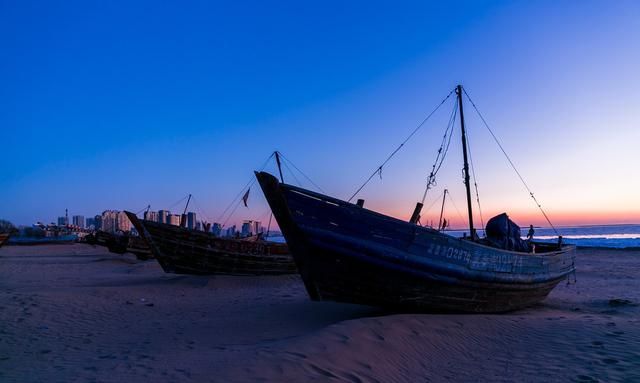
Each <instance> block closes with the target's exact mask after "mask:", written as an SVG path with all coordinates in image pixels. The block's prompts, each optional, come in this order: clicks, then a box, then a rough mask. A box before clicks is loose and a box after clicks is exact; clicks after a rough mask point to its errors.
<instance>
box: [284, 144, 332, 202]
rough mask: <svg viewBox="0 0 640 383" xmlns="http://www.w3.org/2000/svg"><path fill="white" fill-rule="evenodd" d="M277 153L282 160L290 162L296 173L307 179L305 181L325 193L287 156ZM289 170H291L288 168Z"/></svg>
mask: <svg viewBox="0 0 640 383" xmlns="http://www.w3.org/2000/svg"><path fill="white" fill-rule="evenodd" d="M278 154H280V158H282V159H283V160H285V161H287V162H288V163H289V164H291V166H293V168H294V169H296V170H297V171H298V173H300V174H302V176H303V177H304V178H306V179H307V181H309V182H310V183H311V184H312V185H313V186H314V187H315V188H317V189H318V190H319V191H320V192H321V193H323V194H326V193H325V192H324V190H322V188H321V187H320V186H318V184H316V183H315V182H313V180H311V178H309V177H308V176H307V175H306V174H305V173H304V172H303V171H302V170H300V169H299V168H298V167H297V166H296V165H295V164H294V163H293V161H291V160H290V159H288V158H287V157H285V156H284V154H282V153H280V152H278ZM289 171H291V170H289Z"/></svg>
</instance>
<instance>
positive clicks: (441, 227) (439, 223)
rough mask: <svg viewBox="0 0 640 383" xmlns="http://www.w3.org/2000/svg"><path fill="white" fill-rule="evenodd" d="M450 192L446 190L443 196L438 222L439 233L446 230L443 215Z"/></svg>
mask: <svg viewBox="0 0 640 383" xmlns="http://www.w3.org/2000/svg"><path fill="white" fill-rule="evenodd" d="M448 192H449V191H448V190H447V189H444V194H443V195H442V207H441V208H440V220H439V221H438V231H440V229H442V230H444V227H443V225H442V223H443V222H442V215H443V214H444V201H445V200H446V199H447V193H448Z"/></svg>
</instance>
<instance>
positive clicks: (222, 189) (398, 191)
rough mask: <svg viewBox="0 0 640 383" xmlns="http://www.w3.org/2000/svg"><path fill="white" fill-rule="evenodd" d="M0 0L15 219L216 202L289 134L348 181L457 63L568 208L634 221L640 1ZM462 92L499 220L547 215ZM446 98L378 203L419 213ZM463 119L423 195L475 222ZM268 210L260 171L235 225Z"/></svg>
mask: <svg viewBox="0 0 640 383" xmlns="http://www.w3.org/2000/svg"><path fill="white" fill-rule="evenodd" d="M2 7H3V12H0V21H2V22H1V23H0V30H1V31H3V32H5V35H7V36H10V38H9V39H6V41H5V42H4V43H3V49H4V51H5V52H6V55H7V60H5V61H4V62H2V63H0V66H1V67H2V69H3V70H2V71H1V72H0V78H1V79H2V80H3V84H5V87H4V88H5V90H4V91H3V92H1V93H0V101H1V102H2V105H4V107H3V108H2V110H1V111H0V125H2V126H3V127H7V129H6V132H7V133H6V136H5V140H6V141H5V142H6V143H7V145H5V146H6V150H5V152H6V153H5V156H6V157H7V158H9V159H10V160H11V165H10V166H7V167H6V169H3V172H2V174H0V186H1V187H0V199H1V200H3V201H9V203H4V204H2V206H0V218H5V219H8V220H10V221H12V222H14V223H15V224H17V225H29V224H31V223H34V222H36V221H38V220H42V219H45V218H46V217H51V218H54V219H55V218H56V217H58V216H60V215H61V212H62V211H64V209H65V208H67V207H72V206H73V207H74V208H73V209H72V210H73V212H71V211H70V213H71V214H73V215H84V216H85V217H91V216H92V215H91V214H88V213H90V212H92V211H95V212H99V211H104V210H108V209H117V210H125V209H126V210H131V211H139V210H140V209H142V208H144V207H146V206H147V205H149V204H151V205H152V206H153V209H154V210H156V211H157V210H161V209H171V206H172V204H173V203H174V201H176V200H178V199H179V198H180V197H181V196H184V195H186V194H187V193H192V194H193V195H194V196H195V197H196V201H195V203H196V205H197V210H196V213H197V214H199V215H200V216H202V217H203V218H205V217H206V218H208V219H207V220H208V221H209V222H216V220H218V219H219V218H218V217H220V216H223V214H222V213H223V211H224V209H225V208H226V207H227V205H228V204H229V203H233V201H237V200H236V197H235V196H236V195H237V193H239V192H241V191H242V187H243V186H244V185H246V184H247V182H249V181H250V180H251V178H252V177H253V173H252V172H253V170H258V169H259V168H260V166H262V164H263V163H264V160H265V159H266V158H267V157H268V156H269V155H270V154H271V153H272V152H273V151H274V150H279V151H281V152H282V153H283V154H284V155H285V156H286V157H287V158H289V159H290V160H291V161H292V163H293V164H295V165H296V167H297V168H299V169H301V170H303V171H304V172H305V174H306V175H308V176H309V177H310V178H311V179H312V180H313V181H314V182H315V183H316V184H317V185H319V186H320V187H322V189H323V190H324V191H325V192H327V194H330V195H334V196H336V197H339V198H344V199H347V198H349V197H350V195H351V194H352V193H353V192H354V191H355V190H356V189H357V188H358V186H359V185H360V184H361V183H362V182H363V181H364V180H365V179H366V177H368V175H369V174H370V173H371V172H372V171H374V170H375V169H376V167H377V166H378V165H379V164H380V163H381V162H382V161H383V160H384V159H385V158H386V156H387V155H388V154H389V153H390V152H392V151H393V150H394V149H395V148H396V147H397V145H398V144H400V143H401V142H402V140H403V139H404V138H405V137H406V136H407V135H408V134H409V133H410V132H411V131H412V130H413V129H414V128H415V127H416V126H417V124H418V123H419V122H420V121H422V119H424V117H425V116H426V115H427V114H428V113H429V112H430V111H431V110H432V109H433V107H434V106H435V105H437V104H438V103H439V102H440V101H441V100H442V98H443V97H444V96H446V94H447V93H449V92H450V91H451V90H452V89H453V87H454V86H456V85H457V84H459V83H460V84H462V85H463V86H464V87H465V89H466V90H467V91H468V92H469V94H470V95H471V97H472V98H473V100H474V102H475V103H476V104H477V106H478V108H479V109H480V110H481V111H482V113H483V116H484V117H485V118H486V120H487V121H488V123H489V124H490V126H491V128H492V130H493V131H495V133H496V134H497V136H498V137H499V138H500V139H501V142H502V144H503V145H504V147H505V149H506V150H507V152H508V153H509V155H510V156H511V158H512V160H513V162H514V163H515V165H516V166H517V167H518V169H519V171H520V172H521V173H522V175H523V176H524V178H525V179H526V181H527V183H528V184H529V185H530V187H531V189H532V190H533V191H534V192H535V195H536V197H537V198H538V200H539V201H540V202H541V204H542V206H543V207H544V208H545V210H546V212H547V213H548V215H549V217H550V218H551V221H552V222H553V223H554V224H556V225H559V226H560V225H576V224H616V223H638V222H640V202H639V201H638V198H637V196H636V194H637V193H636V190H638V189H639V188H640V180H638V179H637V178H636V177H630V176H629V175H630V174H633V173H634V170H635V166H634V165H635V159H636V157H637V156H636V155H635V153H636V150H635V146H636V144H637V142H640V129H638V128H637V124H638V121H640V116H639V114H638V113H639V112H638V109H637V105H638V103H639V102H640V94H639V93H638V92H639V90H640V78H639V77H638V76H637V74H636V69H635V68H637V67H639V66H640V51H639V50H638V49H636V45H637V37H638V36H640V26H639V25H638V23H637V19H638V17H640V5H639V4H638V3H637V2H632V1H620V2H615V3H613V4H608V3H606V4H605V3H604V2H597V1H587V2H581V3H580V6H579V7H576V6H574V4H572V3H571V2H567V3H564V2H562V3H558V2H550V1H541V2H535V3H529V2H501V1H496V2H489V3H483V4H477V3H474V2H468V3H465V6H464V7H459V6H457V5H447V4H422V3H411V4H409V5H408V6H407V8H408V9H411V10H412V12H407V9H404V7H387V8H385V7H377V8H376V7H366V6H363V5H361V4H356V3H354V4H339V3H332V4H326V5H325V7H323V8H322V9H317V8H314V7H313V6H311V5H297V6H290V7H285V6H283V7H281V8H272V7H271V6H269V7H267V6H265V5H260V4H254V5H253V6H250V7H248V8H245V7H243V6H240V5H236V6H219V5H214V4H199V5H197V6H195V7H196V8H198V9H195V10H194V9H190V10H189V11H188V12H187V11H186V10H184V9H182V8H181V7H179V6H176V5H171V4H156V3H144V2H141V3H138V4H132V5H129V6H128V7H127V11H126V12H122V10H121V8H119V7H118V6H117V5H109V4H98V5H96V4H94V5H89V4H83V3H81V2H78V3H74V2H70V3H65V4H57V5H54V4H37V5H36V4H35V3H29V2H24V3H23V2H20V3H11V4H4V5H3V6H2ZM400 8H403V9H400ZM337 10H339V12H338V11H337ZM149 12H151V13H150V14H149ZM147 16H148V17H147ZM452 23H455V24H456V28H451V25H452ZM113 25H118V26H119V27H118V28H112V26H113ZM594 25H596V26H597V28H594V27H593V26H594ZM107 31H108V32H107ZM125 58H126V59H125ZM449 106H450V105H449V104H447V108H448V107H449ZM466 107H467V114H468V117H467V120H468V126H469V136H470V142H471V147H472V150H473V156H474V157H473V159H474V161H475V165H476V171H477V176H478V187H479V191H480V198H481V201H482V211H483V215H484V217H483V220H484V221H485V222H486V220H487V219H488V218H489V217H491V216H492V215H495V214H498V213H501V212H503V211H505V212H507V213H508V214H509V215H510V216H512V217H513V218H514V219H515V221H516V222H518V223H519V224H520V225H521V226H526V225H528V224H534V225H539V226H547V224H546V222H545V220H544V217H543V216H542V215H541V214H540V213H539V211H538V210H537V206H536V205H535V204H534V203H533V201H531V199H530V198H529V195H528V192H527V190H525V189H524V188H523V187H522V184H521V183H520V181H519V180H518V178H517V175H515V174H514V173H513V171H512V170H511V169H510V167H509V164H508V163H507V162H506V161H505V159H504V158H502V157H501V154H500V152H499V148H498V147H496V145H495V144H494V143H493V142H492V139H491V137H490V135H489V134H488V132H487V131H486V129H485V128H484V127H483V125H482V123H481V121H480V120H479V118H478V116H476V115H474V113H473V110H472V109H471V106H470V105H466ZM447 112H448V111H444V112H443V113H441V114H439V115H438V116H435V117H434V119H433V120H432V121H430V122H429V123H428V124H427V125H426V126H425V127H424V128H423V129H422V130H421V131H420V132H419V133H418V134H416V136H415V137H414V138H413V139H412V140H411V141H410V142H409V143H408V144H407V145H406V146H405V147H404V148H403V150H402V151H401V152H400V153H399V154H398V155H397V157H396V158H394V160H393V161H392V162H391V163H389V164H388V166H386V167H385V169H384V171H383V172H382V176H381V177H378V176H376V178H374V179H373V180H372V182H371V183H370V184H369V185H367V187H366V188H364V189H363V191H362V192H361V193H360V194H359V196H358V197H359V198H363V199H365V207H366V208H370V209H372V210H376V211H379V212H382V213H384V214H389V215H391V216H394V217H397V218H401V219H408V217H409V216H410V214H411V212H412V210H413V206H415V203H416V202H417V201H418V200H419V199H420V197H421V195H422V193H423V191H424V184H425V180H426V176H427V175H428V173H429V171H430V168H431V165H432V163H433V160H434V158H435V155H436V151H437V149H438V145H439V142H440V139H441V136H442V133H443V131H444V128H445V124H446V117H447ZM456 134H458V136H456ZM457 140H459V133H458V132H457V131H456V132H454V137H453V141H452V147H451V152H450V154H449V157H448V161H447V163H445V165H444V167H443V169H442V171H441V176H440V178H439V179H438V188H437V189H434V190H433V191H430V195H429V196H428V199H427V201H426V202H427V203H426V204H428V205H429V204H432V203H435V205H436V206H437V202H435V201H437V200H438V199H439V198H440V196H441V193H442V190H443V189H444V188H447V189H449V191H450V192H451V200H452V201H453V203H452V204H451V205H450V206H449V205H448V206H447V211H448V212H449V213H448V215H449V216H448V220H450V222H451V223H452V227H460V228H462V227H464V219H461V217H460V216H462V218H464V215H465V211H464V207H465V204H466V201H465V199H464V189H463V186H462V183H461V179H460V168H461V159H460V144H459V142H458V141H457ZM267 170H268V171H270V172H272V173H273V174H277V170H276V169H275V167H274V164H273V163H272V162H270V163H269V164H268V167H267ZM290 170H293V171H294V172H295V173H296V177H297V178H298V179H299V181H301V184H302V186H304V187H307V188H311V189H314V187H313V185H311V184H310V183H309V182H308V181H307V180H306V179H305V178H304V177H302V176H301V175H300V174H298V173H297V171H296V170H295V169H293V168H291V169H286V168H285V169H284V171H285V178H286V180H287V181H288V182H291V183H294V184H296V183H297V181H296V178H294V177H293V176H292V174H291V172H290ZM78 185H82V186H83V187H78ZM454 204H455V206H454ZM474 208H475V207H474ZM198 210H199V211H198ZM435 210H437V209H436V208H433V209H432V210H431V211H428V212H426V213H425V220H427V221H429V220H437V213H436V212H435ZM71 214H70V216H71ZM268 217H269V212H268V208H267V206H266V203H265V202H264V197H263V196H262V195H261V192H260V190H259V188H258V187H257V185H254V187H252V189H251V197H250V199H249V206H248V207H247V208H245V207H244V206H241V207H240V208H238V209H237V210H236V213H235V214H234V215H233V217H230V218H229V219H228V225H231V224H232V223H233V224H236V225H241V223H242V221H243V220H246V219H254V220H260V221H262V222H266V221H267V220H268ZM476 217H477V220H478V222H477V224H478V225H480V224H481V222H480V216H479V214H477V213H476Z"/></svg>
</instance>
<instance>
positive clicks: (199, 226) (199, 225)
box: [196, 221, 203, 231]
mask: <svg viewBox="0 0 640 383" xmlns="http://www.w3.org/2000/svg"><path fill="white" fill-rule="evenodd" d="M202 229H203V224H202V222H200V221H196V230H198V231H202Z"/></svg>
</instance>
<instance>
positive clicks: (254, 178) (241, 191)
mask: <svg viewBox="0 0 640 383" xmlns="http://www.w3.org/2000/svg"><path fill="white" fill-rule="evenodd" d="M275 154H276V152H273V153H271V155H270V156H269V157H268V158H267V159H266V160H265V161H264V163H263V164H262V167H261V168H260V171H262V170H263V169H264V168H265V166H267V164H268V163H269V161H270V160H271V158H273V156H274V155H275ZM255 182H256V177H255V176H253V175H252V176H251V179H250V180H249V182H247V184H246V185H245V187H243V188H242V189H240V192H239V193H238V194H237V195H236V196H235V198H234V199H232V200H231V203H230V204H229V205H228V206H227V208H226V209H224V211H223V212H222V214H220V217H218V221H222V219H223V218H224V217H225V215H226V213H227V212H228V211H229V209H230V208H231V207H232V206H233V204H234V203H235V202H236V200H237V199H238V198H240V197H241V196H242V195H244V193H246V191H247V189H248V188H250V187H251V186H252V185H253V184H254V183H255ZM234 211H235V209H234ZM232 214H233V213H232ZM227 219H228V218H227ZM225 222H226V221H225Z"/></svg>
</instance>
